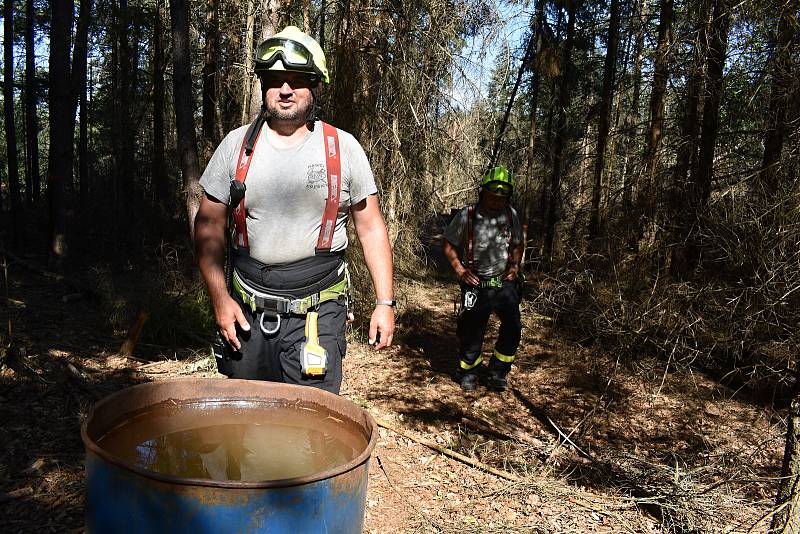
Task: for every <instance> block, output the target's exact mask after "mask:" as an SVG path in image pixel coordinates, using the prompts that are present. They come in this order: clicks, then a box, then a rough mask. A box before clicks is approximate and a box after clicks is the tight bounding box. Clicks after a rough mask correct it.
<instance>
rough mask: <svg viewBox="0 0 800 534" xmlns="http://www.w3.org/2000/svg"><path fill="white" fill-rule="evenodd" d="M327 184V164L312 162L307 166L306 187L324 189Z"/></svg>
mask: <svg viewBox="0 0 800 534" xmlns="http://www.w3.org/2000/svg"><path fill="white" fill-rule="evenodd" d="M326 186H327V180H326V174H325V165H324V164H322V163H312V164H310V165H309V166H308V167H307V168H306V189H322V188H323V187H326Z"/></svg>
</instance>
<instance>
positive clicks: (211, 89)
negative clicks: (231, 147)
mask: <svg viewBox="0 0 800 534" xmlns="http://www.w3.org/2000/svg"><path fill="white" fill-rule="evenodd" d="M203 56H204V59H203V159H205V160H206V161H208V159H210V158H211V154H213V151H214V148H216V146H217V145H218V144H219V141H220V139H219V138H218V132H217V131H216V129H215V125H216V124H217V123H218V122H219V121H218V119H217V113H218V111H217V110H218V106H217V71H218V70H219V64H218V59H219V2H218V0H206V46H205V50H204V53H203Z"/></svg>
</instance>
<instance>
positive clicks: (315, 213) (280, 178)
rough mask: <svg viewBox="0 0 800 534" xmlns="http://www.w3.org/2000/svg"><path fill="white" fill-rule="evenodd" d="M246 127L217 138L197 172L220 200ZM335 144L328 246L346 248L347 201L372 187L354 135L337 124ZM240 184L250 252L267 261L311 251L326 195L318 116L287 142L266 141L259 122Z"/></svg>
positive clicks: (226, 198)
mask: <svg viewBox="0 0 800 534" xmlns="http://www.w3.org/2000/svg"><path fill="white" fill-rule="evenodd" d="M247 128H248V127H247V126H242V127H241V128H237V129H236V130H233V131H232V132H230V133H229V134H228V135H227V136H226V137H225V139H223V140H222V142H221V143H220V145H219V146H218V147H217V150H216V151H215V152H214V155H213V156H212V157H211V160H210V161H209V162H208V165H207V166H206V170H205V172H203V176H202V177H201V178H200V185H201V186H203V189H204V190H205V192H206V193H207V194H209V195H211V196H212V197H214V198H216V199H217V200H219V201H220V202H223V203H225V204H228V202H229V198H230V182H231V180H233V179H234V177H235V175H236V165H237V162H238V159H239V151H240V150H241V148H242V140H243V139H244V136H245V133H246V132H247ZM339 147H340V151H341V154H342V157H341V162H342V171H341V174H342V191H341V194H340V196H339V213H338V216H337V217H336V228H335V232H334V236H333V244H332V246H331V250H332V251H341V250H344V249H346V248H347V232H346V230H345V226H346V225H347V218H348V214H349V212H350V206H352V205H355V204H358V203H359V202H361V201H362V200H364V199H365V198H367V197H368V196H369V195H372V194H374V193H376V192H377V191H378V189H377V187H376V186H375V177H374V176H373V174H372V169H371V168H370V165H369V161H368V160H367V156H366V154H365V153H364V149H362V148H361V145H360V144H359V143H358V141H356V139H355V138H354V137H353V136H352V135H350V134H349V133H347V132H344V131H342V130H339ZM245 185H246V186H247V190H246V192H245V198H244V203H245V209H246V213H247V238H248V241H249V244H250V256H252V257H253V258H255V259H257V260H259V261H261V262H263V263H267V264H276V263H286V262H291V261H297V260H301V259H304V258H309V257H311V256H313V255H314V249H315V247H316V244H317V238H318V237H319V229H320V226H321V225H322V212H323V211H324V209H325V198H326V197H327V195H328V172H327V167H326V165H325V152H324V151H323V139H322V124H321V123H320V122H319V121H318V122H317V123H316V125H315V127H314V131H312V132H309V133H308V135H307V136H306V137H305V138H304V139H303V140H302V141H300V142H299V143H298V144H296V145H295V146H293V147H290V148H279V147H276V146H275V145H274V144H273V143H271V142H270V139H269V136H268V135H267V126H266V125H264V127H263V129H262V130H261V135H260V136H259V139H258V142H257V144H256V148H255V151H254V153H253V158H252V161H251V163H250V170H249V172H248V173H247V180H246V181H245Z"/></svg>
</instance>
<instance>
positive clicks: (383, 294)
mask: <svg viewBox="0 0 800 534" xmlns="http://www.w3.org/2000/svg"><path fill="white" fill-rule="evenodd" d="M351 213H352V215H353V223H354V225H355V228H356V234H357V235H358V240H359V241H360V242H361V247H362V248H363V249H364V260H365V261H366V263H367V269H369V274H370V276H371V277H372V286H373V287H374V288H375V298H377V299H379V300H393V299H394V289H393V285H394V280H393V278H394V267H393V264H392V247H391V245H390V244H389V234H388V233H387V231H386V223H385V222H384V220H383V215H381V212H380V209H379V208H378V197H377V196H375V195H370V196H368V197H367V198H366V199H364V200H362V201H361V202H359V203H358V204H356V205H354V206H353V207H352V208H351ZM378 332H380V340H379V341H378V343H377V344H376V345H375V348H376V349H382V348H383V347H388V346H390V345H391V344H392V337H393V336H394V309H393V308H392V307H390V306H383V305H378V306H375V311H373V312H372V318H371V320H370V324H369V342H370V343H375V340H376V338H377V335H378Z"/></svg>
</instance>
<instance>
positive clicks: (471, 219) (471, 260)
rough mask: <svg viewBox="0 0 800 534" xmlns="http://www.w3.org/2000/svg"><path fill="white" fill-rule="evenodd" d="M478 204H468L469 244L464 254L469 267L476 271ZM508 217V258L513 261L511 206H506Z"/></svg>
mask: <svg viewBox="0 0 800 534" xmlns="http://www.w3.org/2000/svg"><path fill="white" fill-rule="evenodd" d="M476 211H477V206H467V246H466V251H465V254H464V259H465V260H466V264H467V269H469V270H470V271H472V272H475V251H474V248H475V246H474V245H475V215H476V214H475V212H476ZM506 218H507V219H508V259H507V260H506V261H511V239H512V238H513V236H514V218H513V217H512V215H511V206H506Z"/></svg>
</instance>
